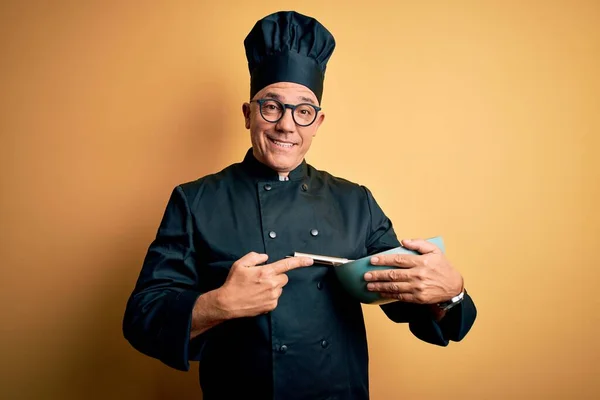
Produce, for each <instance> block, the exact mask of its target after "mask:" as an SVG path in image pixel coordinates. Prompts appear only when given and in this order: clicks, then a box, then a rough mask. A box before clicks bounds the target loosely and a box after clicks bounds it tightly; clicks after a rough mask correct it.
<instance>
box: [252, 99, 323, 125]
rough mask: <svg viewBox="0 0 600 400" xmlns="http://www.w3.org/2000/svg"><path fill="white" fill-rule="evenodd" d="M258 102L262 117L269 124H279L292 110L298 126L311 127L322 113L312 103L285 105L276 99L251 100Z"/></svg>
mask: <svg viewBox="0 0 600 400" xmlns="http://www.w3.org/2000/svg"><path fill="white" fill-rule="evenodd" d="M250 102H251V103H252V102H257V103H258V105H259V108H260V115H261V116H262V117H263V119H264V120H265V121H267V122H272V123H275V122H279V120H281V118H283V115H284V114H285V110H286V108H289V109H290V110H292V119H293V120H294V122H295V123H296V125H298V126H309V125H311V124H312V123H313V122H315V120H316V119H317V114H318V113H319V111H321V107H317V106H315V105H313V104H310V103H301V104H296V105H293V104H284V103H282V102H281V101H279V100H275V99H258V100H251V101H250Z"/></svg>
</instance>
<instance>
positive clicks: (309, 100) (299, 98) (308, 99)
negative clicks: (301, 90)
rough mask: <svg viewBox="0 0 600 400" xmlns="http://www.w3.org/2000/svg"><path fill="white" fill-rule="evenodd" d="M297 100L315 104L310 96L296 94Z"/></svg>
mask: <svg viewBox="0 0 600 400" xmlns="http://www.w3.org/2000/svg"><path fill="white" fill-rule="evenodd" d="M298 100H301V101H303V102H305V103H310V104H313V105H314V104H315V102H314V101H313V99H311V98H310V97H304V96H298Z"/></svg>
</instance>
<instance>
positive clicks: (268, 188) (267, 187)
mask: <svg viewBox="0 0 600 400" xmlns="http://www.w3.org/2000/svg"><path fill="white" fill-rule="evenodd" d="M265 190H266V191H269V190H271V185H269V184H268V183H267V184H266V185H265Z"/></svg>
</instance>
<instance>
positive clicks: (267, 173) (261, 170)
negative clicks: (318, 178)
mask: <svg viewBox="0 0 600 400" xmlns="http://www.w3.org/2000/svg"><path fill="white" fill-rule="evenodd" d="M242 167H243V168H244V169H245V170H246V172H248V173H249V174H250V175H251V176H252V177H253V178H255V179H258V180H269V181H279V174H278V173H277V171H275V170H273V169H271V168H270V167H268V166H267V165H265V164H263V163H261V162H260V161H258V160H257V159H256V157H254V153H253V152H252V148H250V149H249V150H248V151H247V152H246V156H245V157H244V160H243V161H242ZM307 171H308V168H307V165H306V160H304V159H303V160H302V163H300V165H298V166H297V167H296V168H294V169H293V170H292V171H290V173H289V180H290V181H296V180H301V179H304V178H305V177H306V175H307Z"/></svg>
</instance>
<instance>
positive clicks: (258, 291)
mask: <svg viewBox="0 0 600 400" xmlns="http://www.w3.org/2000/svg"><path fill="white" fill-rule="evenodd" d="M268 258H269V256H267V255H266V254H258V253H248V254H246V255H245V256H244V257H242V258H240V259H239V260H237V261H236V262H234V263H233V265H232V266H231V269H230V270H229V275H227V279H226V280H225V283H224V284H223V286H221V287H220V288H218V289H215V290H211V291H210V292H207V293H204V294H203V295H201V296H200V297H198V299H197V300H196V304H195V305H194V309H193V311H192V327H191V330H190V338H191V339H193V338H195V337H196V336H198V335H200V334H202V333H203V332H206V331H207V330H208V329H210V328H212V327H214V326H216V325H219V324H220V323H222V322H224V321H226V320H228V319H232V318H241V317H254V316H256V315H259V314H266V313H268V312H269V311H272V310H274V309H275V307H277V302H278V301H279V296H281V293H282V292H283V287H284V286H285V285H286V284H287V282H288V277H287V275H286V272H288V271H291V270H292V269H296V268H300V267H308V266H310V265H312V264H313V260H312V259H311V258H308V257H291V258H286V259H284V260H280V261H277V262H274V263H272V264H267V265H262V266H260V264H262V263H264V262H266V261H267V259H268Z"/></svg>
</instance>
